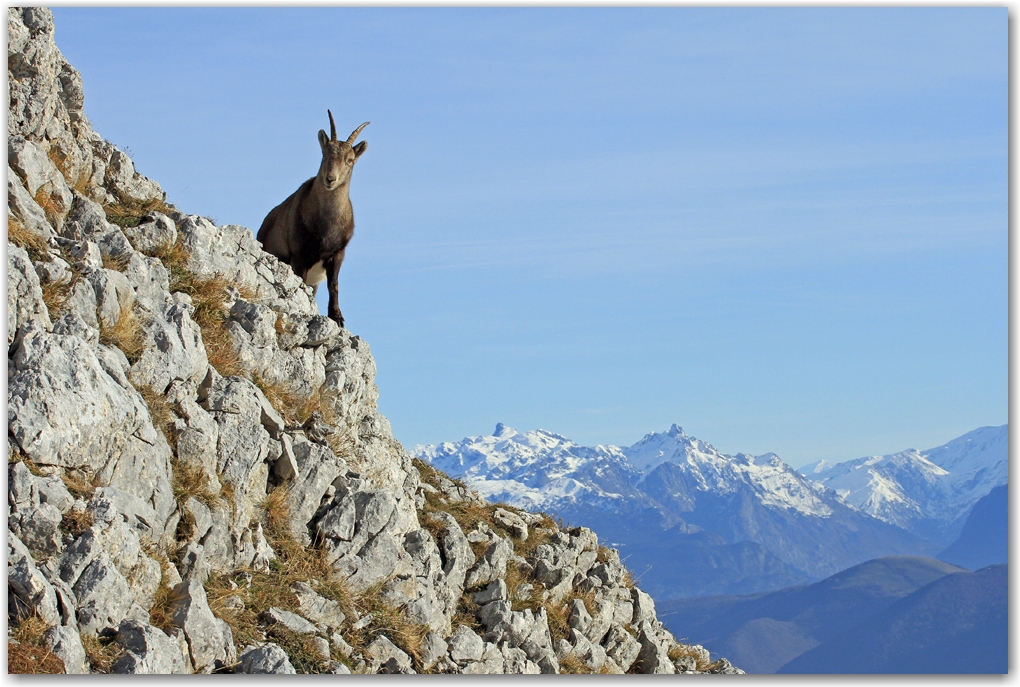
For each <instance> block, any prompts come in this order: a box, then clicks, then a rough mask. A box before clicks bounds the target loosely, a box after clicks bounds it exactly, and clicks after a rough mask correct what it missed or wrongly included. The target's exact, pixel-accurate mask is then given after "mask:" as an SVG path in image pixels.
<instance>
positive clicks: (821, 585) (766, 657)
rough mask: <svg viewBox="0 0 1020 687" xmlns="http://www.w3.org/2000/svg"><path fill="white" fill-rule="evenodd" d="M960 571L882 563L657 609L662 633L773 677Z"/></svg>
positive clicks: (930, 563) (919, 563) (911, 561)
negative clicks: (774, 587)
mask: <svg viewBox="0 0 1020 687" xmlns="http://www.w3.org/2000/svg"><path fill="white" fill-rule="evenodd" d="M956 572H965V571H963V570H962V569H961V568H959V567H957V566H953V565H949V564H947V563H944V562H942V561H938V560H935V559H932V558H920V557H910V556H888V557H884V558H879V559H875V560H871V561H867V562H866V563H862V564H860V565H856V566H854V567H852V568H849V569H848V570H844V571H842V572H839V573H837V574H835V575H832V576H831V577H828V578H826V579H824V580H822V581H820V582H817V583H815V584H811V585H806V586H799V587H791V588H788V589H781V590H778V591H775V592H771V593H767V594H756V595H748V596H713V597H702V598H695V599H679V600H675V601H661V602H658V603H657V608H658V611H659V617H660V619H661V620H662V621H663V623H665V625H666V626H667V627H674V628H676V630H677V631H682V632H683V633H684V634H685V636H687V637H689V639H690V640H691V641H693V642H697V643H700V644H703V645H704V646H705V647H706V648H707V649H709V650H710V651H712V652H713V653H715V652H721V653H722V654H724V655H726V656H727V657H728V658H729V659H730V660H731V661H733V663H734V665H739V666H740V667H741V668H743V669H744V670H745V671H747V672H749V673H773V672H776V671H777V670H778V669H779V668H781V667H782V666H783V665H785V664H787V663H788V662H790V661H792V660H793V659H794V658H796V657H797V656H798V655H800V654H802V653H804V652H806V651H809V650H811V649H813V648H814V647H815V646H818V645H819V644H822V643H825V642H827V641H829V640H831V639H832V638H834V637H836V636H838V635H839V634H840V633H842V632H843V631H844V630H845V629H846V628H848V627H852V626H854V625H857V624H859V623H862V622H864V621H866V620H867V619H869V618H871V617H873V616H875V615H876V614H878V613H880V612H881V611H883V610H884V609H886V608H888V607H890V606H891V605H892V604H894V603H895V602H897V601H898V600H899V599H902V598H904V597H906V596H908V595H910V594H912V593H913V592H915V591H917V590H918V589H921V588H922V587H924V586H925V585H927V584H929V583H931V582H933V581H935V580H937V579H940V578H942V577H944V576H945V575H948V574H951V573H956Z"/></svg>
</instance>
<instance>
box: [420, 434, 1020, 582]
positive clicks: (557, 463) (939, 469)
mask: <svg viewBox="0 0 1020 687" xmlns="http://www.w3.org/2000/svg"><path fill="white" fill-rule="evenodd" d="M1006 437H1007V427H1006V426H1002V427H985V428H981V429H978V430H975V431H973V432H970V433H969V434H966V435H964V436H962V437H960V438H958V439H955V440H953V441H951V442H949V443H947V444H946V445H944V446H940V447H938V448H935V449H930V450H928V451H923V452H919V451H915V450H912V449H911V450H908V451H903V452H901V453H897V454H892V455H889V456H882V457H879V458H861V459H858V460H852V461H847V462H845V463H840V464H837V465H828V464H825V463H824V462H819V463H815V464H813V465H810V466H807V467H805V468H802V469H801V470H800V471H798V470H795V469H793V468H792V467H790V466H789V465H787V464H786V463H784V462H783V461H782V460H781V459H780V458H779V457H778V456H776V455H775V454H773V453H766V454H764V455H760V456H752V455H748V454H744V453H738V454H736V455H733V456H731V455H726V454H723V453H721V452H719V451H718V450H716V449H715V448H714V447H712V446H711V445H710V444H708V443H706V442H704V441H701V440H700V439H697V438H695V437H692V436H689V435H688V434H687V433H685V432H684V431H683V430H682V429H681V428H680V427H678V426H677V425H675V424H674V425H673V426H672V427H670V429H669V430H667V431H666V432H662V433H651V434H648V435H646V436H645V437H644V438H642V439H641V440H640V441H639V442H637V443H636V444H634V445H633V446H629V447H618V446H603V445H599V446H594V447H587V446H580V445H578V444H576V443H575V442H573V441H571V440H569V439H567V438H566V437H563V436H561V435H558V434H554V433H552V432H549V431H546V430H534V431H530V432H523V433H522V432H517V431H516V430H514V429H512V428H510V427H507V426H505V425H503V424H499V425H497V426H496V429H495V431H494V432H493V433H492V434H491V435H489V436H481V437H468V438H465V439H463V440H461V441H459V442H456V443H454V442H444V443H442V444H439V445H438V446H416V447H415V448H414V449H413V451H412V452H413V453H414V454H415V455H416V456H418V457H420V458H423V459H425V460H427V461H429V462H431V463H432V464H433V465H435V466H436V467H437V468H439V469H441V470H444V471H445V472H448V473H450V474H451V475H454V476H457V477H460V478H463V479H465V480H466V481H467V482H468V483H469V484H470V485H471V486H472V487H473V488H475V489H477V490H478V491H479V492H481V493H482V494H483V495H484V496H486V497H487V498H489V499H490V500H493V501H506V502H508V503H511V504H513V505H517V506H521V507H526V508H530V509H538V510H545V511H548V512H550V513H552V514H554V515H556V516H558V517H560V518H562V519H564V520H566V521H568V522H571V523H574V524H581V525H586V526H589V527H591V528H592V529H595V530H596V531H598V532H600V533H601V534H602V536H603V537H604V538H605V539H606V540H607V541H608V542H609V543H610V544H611V545H613V546H615V547H617V548H619V549H620V552H621V554H622V555H623V556H625V557H627V558H628V562H629V564H630V565H631V567H632V568H633V569H634V570H635V571H636V572H637V574H638V575H639V577H640V578H641V582H642V584H643V585H644V586H645V588H647V589H648V590H649V592H650V593H652V594H653V596H655V597H656V598H658V599H669V598H681V597H687V596H700V595H706V594H733V593H736V594H746V593H753V592H759V591H770V590H774V589H779V588H782V587H786V586H791V585H797V584H803V583H807V582H813V581H816V580H819V579H822V578H824V577H827V576H829V575H832V574H833V573H835V572H837V571H839V570H844V569H846V568H849V567H851V566H853V565H856V564H858V563H861V562H863V561H866V560H870V559H873V558H878V557H881V556H886V555H897V554H898V555H920V556H934V555H936V554H937V553H938V552H939V551H940V550H942V549H944V548H945V547H946V545H947V544H949V543H951V542H952V541H953V540H954V539H955V538H956V537H957V536H958V535H959V533H960V531H961V529H962V526H963V522H964V520H965V519H966V516H967V513H968V512H969V510H970V508H971V507H972V506H973V505H974V503H975V502H976V501H977V500H979V499H980V498H981V497H983V496H985V495H986V494H987V493H988V492H989V491H990V490H991V489H992V487H994V486H996V484H1000V483H1005V481H1006V476H1007V470H1006V460H1007V455H1008V451H1007V442H1006ZM925 535H927V536H925ZM678 563H682V564H681V565H678Z"/></svg>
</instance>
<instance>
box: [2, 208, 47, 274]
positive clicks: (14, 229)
mask: <svg viewBox="0 0 1020 687" xmlns="http://www.w3.org/2000/svg"><path fill="white" fill-rule="evenodd" d="M7 240H8V241H10V242H11V243H13V244H14V245H15V246H18V247H19V248H24V249H25V250H26V251H27V252H28V257H30V258H32V260H34V261H36V262H47V261H49V259H50V257H51V256H50V247H49V245H47V243H46V239H44V238H43V237H42V236H40V235H39V234H36V233H35V232H32V231H29V230H28V229H26V228H25V225H24V224H22V223H21V220H19V219H18V218H17V217H15V216H14V215H12V214H11V213H10V212H9V211H8V213H7Z"/></svg>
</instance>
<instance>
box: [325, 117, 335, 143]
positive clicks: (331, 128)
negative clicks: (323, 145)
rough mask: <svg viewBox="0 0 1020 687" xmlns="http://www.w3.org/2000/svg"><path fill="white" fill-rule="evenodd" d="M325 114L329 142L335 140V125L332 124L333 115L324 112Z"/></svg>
mask: <svg viewBox="0 0 1020 687" xmlns="http://www.w3.org/2000/svg"><path fill="white" fill-rule="evenodd" d="M326 114H328V115H329V140H331V141H335V140H336V124H334V123H333V113H332V112H330V111H329V110H326Z"/></svg>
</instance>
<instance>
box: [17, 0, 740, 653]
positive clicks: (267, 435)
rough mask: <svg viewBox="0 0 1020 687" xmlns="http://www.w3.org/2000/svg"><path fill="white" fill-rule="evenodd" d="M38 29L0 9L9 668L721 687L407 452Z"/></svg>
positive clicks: (651, 621) (553, 551)
mask: <svg viewBox="0 0 1020 687" xmlns="http://www.w3.org/2000/svg"><path fill="white" fill-rule="evenodd" d="M53 33H54V26H53V17H52V14H51V13H50V12H49V10H47V9H45V8H23V9H22V8H9V10H8V78H9V88H10V112H9V119H8V161H9V168H8V208H9V210H8V240H9V242H8V322H7V325H8V329H7V332H8V334H7V342H8V526H9V531H8V554H7V555H8V613H9V616H8V619H9V630H8V657H9V658H8V661H9V663H8V667H9V671H10V672H67V673H88V672H118V673H191V672H248V673H257V672H272V673H293V672H334V673H348V672H354V673H378V672H390V673H393V672H397V673H411V672H419V673H421V672H444V673H539V672H543V673H556V672H602V673H621V672H641V673H676V672H686V673H694V672H740V671H738V670H737V669H735V668H733V667H732V666H730V664H729V663H728V662H727V661H726V660H725V659H720V660H717V661H714V662H712V661H710V656H709V655H708V652H707V651H705V650H704V649H703V648H701V647H699V646H687V645H684V644H681V643H679V642H678V641H677V640H676V639H675V638H674V637H673V635H671V634H670V633H669V632H668V631H667V630H665V629H664V628H663V626H662V624H661V623H660V622H659V621H658V620H657V618H656V615H655V608H654V605H653V604H652V601H651V599H650V597H649V596H648V595H647V594H645V593H644V592H642V591H640V590H639V589H637V588H635V587H634V585H633V583H632V582H631V580H630V576H629V574H628V572H627V570H626V569H625V568H624V566H623V565H622V564H621V562H620V558H619V554H618V553H617V552H616V551H615V550H613V549H609V548H606V547H604V546H601V545H600V544H599V542H598V538H597V536H596V535H595V533H593V532H592V531H590V530H587V529H584V528H566V527H563V526H560V525H557V523H555V522H553V521H552V520H551V519H550V518H549V517H548V516H545V515H542V514H534V513H529V512H527V511H524V510H520V509H516V508H513V507H509V506H499V505H494V504H490V503H488V502H486V501H484V500H483V499H481V498H479V497H478V496H477V495H476V494H474V493H473V492H471V491H470V490H468V489H467V488H466V487H465V486H464V485H463V483H459V482H456V481H454V480H451V479H450V478H448V477H447V476H445V475H444V474H443V473H441V472H438V471H436V470H435V469H433V468H431V467H430V466H428V465H426V464H425V463H422V462H420V461H416V460H412V458H411V457H410V456H409V455H408V453H407V452H406V451H405V450H404V449H403V447H402V446H401V445H400V444H399V443H398V442H397V441H396V440H395V439H394V437H393V434H392V432H391V430H390V425H389V423H388V421H387V420H386V418H385V417H383V416H382V415H380V414H379V412H378V410H377V408H376V399H377V390H376V386H375V383H374V376H375V363H374V361H373V359H372V354H371V352H370V350H369V347H368V345H367V344H366V343H365V342H364V341H363V340H361V339H360V338H359V337H357V336H355V335H353V334H351V333H350V332H348V331H346V330H343V329H341V328H340V327H338V326H337V325H336V324H335V323H334V322H332V321H331V320H329V319H327V318H325V317H322V316H321V315H319V313H318V310H317V307H316V305H315V302H314V300H313V299H312V292H311V290H310V289H309V288H308V287H306V286H305V285H304V284H302V282H301V281H300V280H299V279H298V278H296V277H295V276H294V274H293V273H292V272H291V270H290V268H289V267H288V266H286V265H282V264H280V263H279V262H278V261H277V260H276V259H275V258H274V257H272V256H270V255H268V254H267V253H264V252H263V251H262V250H261V246H260V245H259V243H258V242H256V240H255V239H254V237H253V236H252V233H251V231H250V230H248V229H247V228H245V227H241V226H236V225H227V226H215V225H214V224H213V223H212V222H210V221H209V220H208V219H205V218H203V217H197V216H194V215H188V214H185V213H183V212H181V211H179V210H177V209H176V208H174V207H172V206H170V205H168V204H167V203H166V202H165V196H164V194H163V192H162V190H161V189H160V187H159V185H158V184H157V183H155V182H153V181H151V180H149V179H147V178H145V177H144V176H142V175H140V174H139V173H138V172H137V171H136V170H135V169H134V166H133V164H132V161H131V159H130V158H129V157H128V156H127V155H126V154H125V153H124V152H122V151H120V150H118V149H117V148H116V147H115V146H113V145H111V144H110V143H108V142H107V141H104V140H103V139H102V138H101V137H100V136H99V135H98V134H96V133H95V132H94V131H92V129H91V126H90V125H89V122H88V120H87V119H86V117H85V114H84V112H83V110H82V104H83V100H84V95H83V91H82V84H81V78H80V75H79V74H78V72H77V71H76V70H75V69H74V68H73V67H72V66H71V65H69V64H68V63H67V62H66V61H65V60H64V58H63V56H62V55H61V54H60V52H59V50H58V49H57V47H56V44H55V43H54V38H53Z"/></svg>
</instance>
